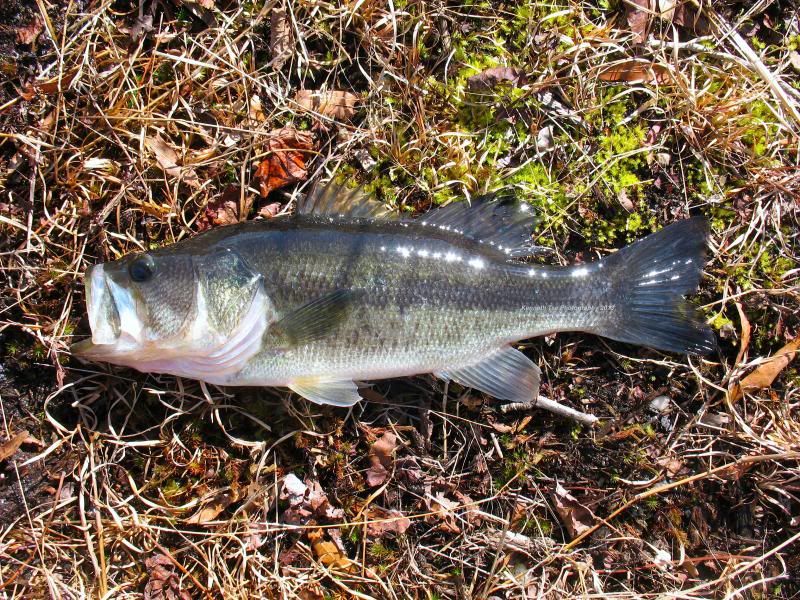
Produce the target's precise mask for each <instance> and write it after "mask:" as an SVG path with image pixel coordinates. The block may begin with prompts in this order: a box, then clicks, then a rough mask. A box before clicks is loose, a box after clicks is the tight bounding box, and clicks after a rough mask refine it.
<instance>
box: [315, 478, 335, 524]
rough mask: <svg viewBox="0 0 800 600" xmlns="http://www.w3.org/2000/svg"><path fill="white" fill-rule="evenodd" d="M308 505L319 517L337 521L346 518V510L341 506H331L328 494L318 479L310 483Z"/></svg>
mask: <svg viewBox="0 0 800 600" xmlns="http://www.w3.org/2000/svg"><path fill="white" fill-rule="evenodd" d="M307 496H308V506H309V507H310V508H311V511H312V512H313V513H314V515H316V516H317V517H319V518H323V519H326V520H328V521H336V520H339V519H342V518H344V511H343V510H342V509H341V508H336V507H334V506H331V503H330V501H328V495H327V494H326V493H325V492H324V491H323V490H322V486H321V485H320V484H319V482H318V481H312V482H310V483H309V484H308V495H307Z"/></svg>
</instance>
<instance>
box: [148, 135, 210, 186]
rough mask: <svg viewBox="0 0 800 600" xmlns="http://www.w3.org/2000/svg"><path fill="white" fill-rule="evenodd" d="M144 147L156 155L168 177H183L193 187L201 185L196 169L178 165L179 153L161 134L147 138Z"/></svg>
mask: <svg viewBox="0 0 800 600" xmlns="http://www.w3.org/2000/svg"><path fill="white" fill-rule="evenodd" d="M144 145H145V147H146V148H147V149H148V150H150V152H152V153H153V154H154V155H155V157H156V161H157V162H158V165H159V166H160V167H161V169H162V170H163V171H164V172H165V173H166V174H167V175H170V176H172V177H181V176H182V177H183V180H184V181H185V182H186V183H188V184H189V185H192V186H193V187H197V186H199V185H200V182H199V181H198V179H197V174H196V173H195V172H194V169H191V168H183V167H181V166H180V165H178V153H177V152H176V151H175V149H174V148H173V147H172V146H171V145H170V144H169V142H167V141H166V140H165V139H164V138H163V137H161V134H158V133H157V134H156V135H153V136H147V137H145V138H144Z"/></svg>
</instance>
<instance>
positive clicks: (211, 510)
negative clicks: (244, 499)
mask: <svg viewBox="0 0 800 600" xmlns="http://www.w3.org/2000/svg"><path fill="white" fill-rule="evenodd" d="M238 499H239V492H238V491H237V490H234V489H227V490H224V491H220V492H219V493H218V494H217V495H216V496H214V498H212V499H211V501H209V502H208V503H207V504H205V505H204V506H203V507H201V508H200V509H199V510H198V511H197V512H196V513H194V514H193V515H192V516H191V517H189V518H188V519H187V520H186V522H187V523H191V524H194V525H197V524H202V523H208V522H209V521H213V520H214V519H216V518H217V517H218V516H219V515H220V513H221V512H222V511H223V510H225V509H226V508H228V507H229V506H230V505H231V504H233V503H234V502H236V501H237V500H238Z"/></svg>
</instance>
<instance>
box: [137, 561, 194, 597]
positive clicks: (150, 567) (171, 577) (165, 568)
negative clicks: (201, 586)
mask: <svg viewBox="0 0 800 600" xmlns="http://www.w3.org/2000/svg"><path fill="white" fill-rule="evenodd" d="M144 566H145V567H146V568H147V573H148V580H147V584H146V585H145V586H144V600H190V598H191V597H192V596H191V594H190V593H189V591H188V590H186V589H181V582H180V578H179V577H178V574H177V573H176V572H175V570H174V569H175V565H174V564H173V562H172V560H170V558H169V557H168V556H165V555H163V554H156V555H154V556H151V557H150V558H148V559H147V560H145V561H144Z"/></svg>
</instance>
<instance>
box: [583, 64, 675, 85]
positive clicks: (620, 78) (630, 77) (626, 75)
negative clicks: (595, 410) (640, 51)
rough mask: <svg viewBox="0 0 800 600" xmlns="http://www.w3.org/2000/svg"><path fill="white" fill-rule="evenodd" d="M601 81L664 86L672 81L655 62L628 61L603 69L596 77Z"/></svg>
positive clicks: (667, 72) (666, 71) (664, 69)
mask: <svg viewBox="0 0 800 600" xmlns="http://www.w3.org/2000/svg"><path fill="white" fill-rule="evenodd" d="M597 76H598V77H599V78H600V79H601V80H603V81H611V82H621V83H630V84H634V83H647V84H651V85H655V84H658V85H666V84H669V83H670V82H671V81H672V78H671V77H670V73H669V69H667V67H665V66H664V65H661V64H659V63H655V62H649V61H643V60H636V59H630V60H625V61H622V62H617V63H614V64H613V65H611V66H609V67H604V68H603V69H602V70H601V71H600V72H599V73H598V75H597Z"/></svg>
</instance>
